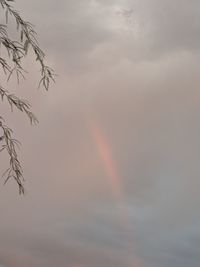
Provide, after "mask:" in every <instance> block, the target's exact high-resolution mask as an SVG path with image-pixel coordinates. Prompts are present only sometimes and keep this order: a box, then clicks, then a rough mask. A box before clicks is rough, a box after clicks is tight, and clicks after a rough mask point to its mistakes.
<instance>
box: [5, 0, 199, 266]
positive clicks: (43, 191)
mask: <svg viewBox="0 0 200 267" xmlns="http://www.w3.org/2000/svg"><path fill="white" fill-rule="evenodd" d="M15 6H16V9H17V10H21V14H22V15H23V16H24V17H25V18H27V19H28V20H30V21H31V22H32V23H33V24H34V25H35V26H36V29H37V32H38V39H39V40H40V44H41V46H42V48H44V50H45V52H46V54H47V59H48V62H49V65H51V66H52V67H53V68H55V70H56V72H57V73H58V74H59V76H58V77H57V81H56V84H55V85H53V86H52V87H51V89H50V91H49V92H48V93H46V92H44V91H43V90H42V89H40V90H37V84H38V79H39V76H38V66H37V64H36V65H35V66H34V65H33V62H32V57H30V58H29V59H28V60H27V62H26V66H27V69H28V70H29V74H28V75H27V79H26V80H25V81H23V82H22V83H21V85H20V86H19V87H16V90H14V91H16V92H15V93H16V94H18V95H20V96H23V97H26V98H28V100H30V101H31V102H32V108H33V110H34V112H35V113H36V114H37V117H38V118H39V120H40V124H39V125H38V126H37V127H31V126H30V125H29V124H28V121H27V120H26V118H24V117H23V114H19V113H13V114H9V111H7V113H5V114H6V115H5V116H7V118H9V119H10V126H11V127H12V128H14V130H15V135H16V137H17V138H18V139H19V140H20V141H22V143H23V147H22V149H21V152H20V157H21V159H22V161H23V166H24V172H25V177H26V191H27V192H26V195H25V197H19V196H18V194H17V188H16V185H15V184H14V182H10V183H9V184H7V186H6V187H3V186H1V187H0V214H1V216H0V218H1V220H0V221H1V223H0V263H2V264H3V265H4V266H5V267H27V266H29V267H36V266H37V267H40V266H41V267H47V266H48V267H55V266H58V267H188V266H190V267H199V262H200V213H199V207H200V137H199V136H200V118H199V114H200V87H199V84H200V75H199V69H200V63H199V62H200V53H199V52H200V37H199V29H200V1H197V0H191V1H186V0H174V1H170V0H162V1H160V0H135V1H134V0H60V1H52V0H43V1H39V0H35V1H25V0H16V4H15ZM11 83H12V82H11ZM8 86H9V85H8ZM1 160H2V162H3V163H4V162H5V163H6V160H5V159H4V157H3V155H1ZM3 165H4V164H3ZM3 168H4V166H2V171H3ZM5 168H6V166H5Z"/></svg>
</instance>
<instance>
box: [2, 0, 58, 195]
mask: <svg viewBox="0 0 200 267" xmlns="http://www.w3.org/2000/svg"><path fill="white" fill-rule="evenodd" d="M13 3H14V0H0V7H1V8H2V10H3V12H4V14H5V23H4V24H0V67H1V68H2V70H3V72H4V74H5V75H6V77H7V81H9V79H10V77H11V76H12V75H13V74H16V77H17V81H18V83H19V81H20V77H22V78H25V73H26V71H25V70H24V68H23V59H24V58H25V57H26V56H27V55H28V54H29V52H30V49H31V50H32V51H33V52H34V54H35V59H36V61H37V62H38V63H39V66H40V76H41V78H40V81H39V86H40V85H42V86H43V87H44V88H45V89H46V90H48V88H49V86H50V83H51V82H52V81H53V82H54V81H55V80H54V77H55V73H54V70H53V69H52V68H50V67H49V66H48V65H46V63H45V54H44V52H43V51H42V49H41V48H40V46H39V44H38V41H37V38H36V37H37V34H36V32H35V30H34V26H33V25H32V24H31V23H30V22H28V21H25V20H24V19H23V18H22V16H21V15H20V13H19V12H18V11H16V10H15V9H14V7H13ZM10 19H14V22H15V25H16V32H17V33H18V36H19V38H18V40H15V39H12V38H11V37H10V35H9V29H8V24H9V20H10ZM2 54H3V55H4V56H1V55H2ZM0 98H1V100H2V101H3V100H4V99H6V100H7V103H8V104H9V106H10V107H11V110H13V107H16V109H18V110H19V111H21V112H24V113H25V114H26V115H27V117H28V118H29V119H30V122H31V124H35V123H37V122H38V120H37V118H36V116H35V115H34V114H33V112H32V111H31V110H30V109H31V106H30V104H29V103H28V102H27V101H26V100H23V99H20V98H19V97H17V96H16V95H15V94H12V93H10V92H9V91H8V90H7V89H5V88H4V87H3V85H1V81H0ZM0 128H1V129H2V132H3V135H2V136H1V137H0V145H1V147H0V152H2V151H4V150H6V151H7V153H8V155H9V168H8V169H7V170H6V172H5V173H4V175H3V176H4V177H5V183H6V182H7V181H8V180H9V179H10V178H13V179H14V180H15V181H16V182H17V184H18V187H19V193H20V194H21V193H24V186H23V175H22V173H23V170H22V167H21V164H20V161H19V159H18V154H17V152H16V148H17V146H19V142H18V141H17V140H16V139H14V138H13V137H12V136H13V131H12V130H11V129H10V128H9V127H8V126H6V125H4V119H3V117H2V116H0Z"/></svg>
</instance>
